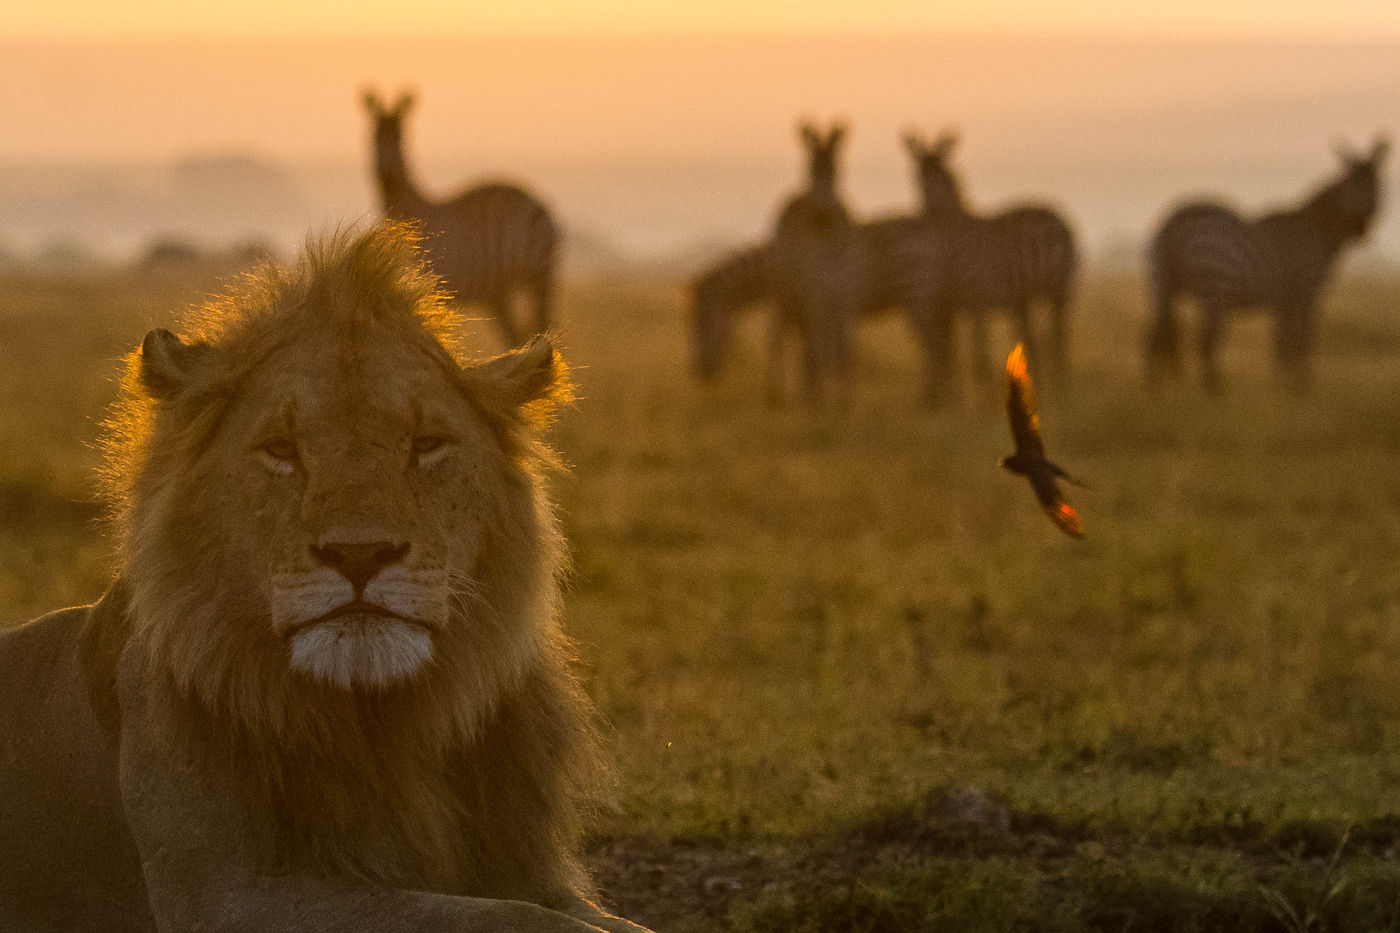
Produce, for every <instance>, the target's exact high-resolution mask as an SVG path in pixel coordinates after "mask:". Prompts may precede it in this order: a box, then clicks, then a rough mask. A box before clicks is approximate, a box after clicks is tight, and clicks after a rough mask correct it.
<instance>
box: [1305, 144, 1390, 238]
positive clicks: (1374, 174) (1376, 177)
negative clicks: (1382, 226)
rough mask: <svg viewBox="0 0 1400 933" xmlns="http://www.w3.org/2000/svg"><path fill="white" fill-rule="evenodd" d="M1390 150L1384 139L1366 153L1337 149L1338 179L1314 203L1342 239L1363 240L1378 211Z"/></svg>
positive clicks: (1341, 147)
mask: <svg viewBox="0 0 1400 933" xmlns="http://www.w3.org/2000/svg"><path fill="white" fill-rule="evenodd" d="M1389 151H1390V141H1389V140H1388V139H1386V138H1385V137H1384V136H1381V137H1377V139H1376V141H1375V143H1374V144H1373V145H1372V146H1371V151H1370V152H1369V153H1367V154H1362V153H1359V152H1355V151H1353V150H1352V149H1351V148H1349V147H1346V146H1339V147H1338V148H1337V156H1338V158H1340V159H1341V161H1342V173H1341V176H1340V177H1338V178H1337V179H1336V180H1335V181H1333V182H1332V183H1331V184H1329V185H1328V186H1327V187H1325V188H1323V189H1322V191H1320V192H1318V194H1317V197H1316V198H1315V199H1314V201H1313V203H1314V204H1315V205H1317V206H1318V208H1319V209H1320V210H1322V211H1323V212H1324V213H1325V214H1326V216H1327V218H1328V220H1329V221H1330V222H1331V223H1332V224H1334V225H1335V226H1336V228H1337V229H1338V231H1339V232H1340V233H1342V234H1343V235H1344V236H1349V237H1362V236H1365V235H1366V232H1367V231H1368V230H1369V229H1370V227H1371V221H1372V220H1374V219H1375V216H1376V212H1377V211H1378V210H1379V209H1380V202H1381V183H1380V169H1381V163H1382V162H1384V161H1385V156H1386V153H1387V152H1389Z"/></svg>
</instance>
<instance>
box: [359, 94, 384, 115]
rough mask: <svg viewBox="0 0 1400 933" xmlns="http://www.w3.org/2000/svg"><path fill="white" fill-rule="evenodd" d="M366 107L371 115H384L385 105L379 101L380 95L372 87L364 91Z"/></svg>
mask: <svg viewBox="0 0 1400 933" xmlns="http://www.w3.org/2000/svg"><path fill="white" fill-rule="evenodd" d="M363 99H364V102H365V109H366V110H368V111H369V115H370V116H372V117H375V118H378V117H382V116H384V105H383V104H381V103H380V102H379V95H378V94H376V93H374V90H373V89H372V88H365V91H364V98H363Z"/></svg>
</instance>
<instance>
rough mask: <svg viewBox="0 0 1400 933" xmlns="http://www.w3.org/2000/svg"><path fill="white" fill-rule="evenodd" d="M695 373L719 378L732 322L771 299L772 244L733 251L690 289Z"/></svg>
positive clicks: (707, 270) (697, 279) (727, 349)
mask: <svg viewBox="0 0 1400 933" xmlns="http://www.w3.org/2000/svg"><path fill="white" fill-rule="evenodd" d="M690 297H691V325H692V333H691V336H692V348H693V351H694V363H695V372H696V374H697V375H699V376H700V378H702V379H713V378H715V377H716V376H718V375H719V371H720V367H721V366H722V365H723V363H724V357H725V356H726V355H727V354H728V353H729V345H730V343H731V342H732V340H733V336H734V320H735V318H736V317H737V316H738V315H739V313H740V312H742V311H743V310H744V309H745V308H747V307H749V306H751V305H755V304H758V303H760V302H765V301H769V300H771V299H772V297H773V245H772V244H771V243H767V242H764V243H758V244H755V245H752V246H747V247H744V248H742V249H737V250H735V251H733V252H731V253H729V254H728V255H726V256H725V257H724V258H722V259H720V260H719V261H718V262H716V263H714V264H713V265H711V266H710V267H709V268H707V269H706V270H705V271H703V272H702V273H700V275H699V276H697V277H696V279H695V281H694V282H692V283H691V286H690Z"/></svg>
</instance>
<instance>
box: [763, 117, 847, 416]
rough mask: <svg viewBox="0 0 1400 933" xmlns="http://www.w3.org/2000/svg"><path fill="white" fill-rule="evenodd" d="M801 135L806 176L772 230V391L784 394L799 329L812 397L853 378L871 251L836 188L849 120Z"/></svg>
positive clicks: (804, 128) (804, 127) (805, 129)
mask: <svg viewBox="0 0 1400 933" xmlns="http://www.w3.org/2000/svg"><path fill="white" fill-rule="evenodd" d="M798 134H799V137H800V138H801V140H802V142H803V145H804V146H805V147H806V150H807V157H808V183H807V188H806V190H804V191H802V192H801V193H799V194H797V195H795V196H793V197H792V198H790V199H789V200H788V201H787V202H786V203H785V204H784V205H783V207H782V209H781V210H780V211H779V214H778V218H777V223H776V224H775V227H774V232H773V236H772V249H773V295H774V303H775V305H776V313H775V314H774V316H773V318H772V322H771V323H772V326H771V329H770V333H769V341H768V346H769V367H768V377H769V378H768V397H769V399H770V401H777V400H778V399H780V398H781V395H782V372H781V370H782V365H781V357H782V353H783V347H784V344H785V342H786V339H787V333H788V332H789V331H791V330H795V331H796V332H797V334H798V337H799V340H800V343H801V347H802V360H803V367H802V368H803V381H804V385H805V389H806V396H807V400H808V401H809V402H815V401H817V400H819V399H820V397H821V395H822V393H823V389H824V385H825V383H827V382H828V381H835V382H836V383H837V384H838V385H839V387H840V388H841V389H842V391H843V393H844V391H846V389H847V388H848V386H849V384H850V376H851V370H852V362H853V356H854V353H853V350H852V346H851V343H852V339H851V323H852V320H853V319H854V317H855V316H856V314H857V312H858V310H859V307H860V304H861V301H862V292H863V290H864V289H865V286H866V283H865V279H866V263H867V256H866V249H865V240H864V238H863V237H862V236H861V234H860V231H859V229H858V227H857V225H856V223H855V221H854V220H853V219H852V218H851V215H850V212H849V211H848V210H847V209H846V205H845V204H844V203H842V201H841V197H840V195H839V194H838V193H837V190H836V154H837V151H838V150H839V149H840V146H841V143H842V141H843V140H844V139H845V136H846V127H845V126H844V125H843V124H841V123H836V124H833V125H832V127H831V128H830V129H829V130H828V131H827V132H825V133H823V132H821V131H820V130H818V129H817V128H816V127H815V126H813V125H812V124H810V123H803V124H801V125H800V126H799V128H798Z"/></svg>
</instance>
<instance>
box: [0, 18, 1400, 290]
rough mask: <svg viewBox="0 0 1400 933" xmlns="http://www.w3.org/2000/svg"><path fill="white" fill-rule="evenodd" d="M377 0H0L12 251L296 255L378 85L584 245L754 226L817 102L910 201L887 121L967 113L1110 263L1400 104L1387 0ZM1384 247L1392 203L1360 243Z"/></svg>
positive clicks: (796, 161) (644, 257)
mask: <svg viewBox="0 0 1400 933" xmlns="http://www.w3.org/2000/svg"><path fill="white" fill-rule="evenodd" d="M390 6H391V5H389V4H371V3H347V4H335V3H328V2H326V3H316V2H305V0H303V2H294V3H285V2H274V0H250V2H244V3H238V4H234V3H216V4H199V5H189V4H183V3H177V2H173V0H171V2H149V3H143V4H140V5H139V8H129V7H114V6H112V5H110V4H103V3H98V2H83V0H62V2H56V3H46V4H32V5H29V6H28V8H26V9H23V10H13V11H8V12H7V13H6V15H5V17H4V19H3V22H0V99H3V100H4V101H6V104H5V106H4V107H3V108H0V255H7V256H10V257H19V258H25V259H28V258H36V257H39V258H42V257H47V258H48V259H50V260H54V259H63V258H65V257H67V258H68V259H70V260H71V259H74V258H79V257H82V256H87V255H91V256H93V257H96V258H101V259H107V260H113V259H118V260H119V259H122V258H126V257H130V256H133V255H135V254H137V253H139V252H140V251H141V250H142V249H144V248H146V246H147V245H148V244H149V243H150V242H151V241H152V240H153V239H156V238H163V237H164V238H168V237H173V238H182V239H188V240H190V241H193V242H195V243H198V244H201V245H203V246H205V247H208V248H228V247H231V246H236V245H238V244H241V243H244V242H246V241H249V240H258V241H266V242H268V243H271V244H275V245H278V246H280V247H282V248H284V249H285V248H287V247H290V246H293V245H295V244H297V243H299V242H300V240H301V238H302V236H303V235H304V233H305V232H306V230H307V229H308V228H309V227H324V226H327V225H330V224H335V223H339V222H343V221H346V220H348V219H352V218H361V217H365V216H367V215H369V214H370V212H371V211H372V210H373V208H374V207H375V206H376V204H375V197H374V194H373V192H372V189H371V185H370V178H369V172H368V166H367V159H368V151H367V150H368V141H367V136H368V127H367V120H366V117H365V114H364V113H363V110H362V108H361V106H360V94H359V92H360V89H361V88H363V87H365V86H374V87H377V88H379V89H380V91H381V93H384V94H394V93H396V92H397V91H398V90H399V89H400V88H405V87H411V88H414V89H416V90H417V92H418V94H419V102H420V106H419V107H418V108H417V110H416V111H415V113H414V115H413V116H412V118H411V120H410V125H409V134H410V135H409V140H408V146H409V158H410V162H411V163H412V164H414V165H415V166H416V167H417V171H418V175H419V178H420V183H421V184H423V185H424V187H425V188H427V189H428V190H429V191H430V192H431V193H433V194H435V195H438V196H442V195H446V194H448V193H451V192H452V191H454V190H456V189H457V188H459V187H461V186H464V185H466V184H467V183H469V182H473V181H476V180H479V179H481V178H483V177H490V176H504V177H509V178H519V179H525V180H528V182H529V183H530V185H531V186H532V188H534V189H535V190H536V191H538V192H540V193H541V194H542V195H544V196H545V197H546V199H547V200H548V201H549V202H550V203H551V204H552V206H553V208H554V210H555V211H556V213H557V214H558V215H559V216H560V217H561V218H562V220H563V222H564V224H565V225H566V227H567V229H568V230H569V231H570V233H571V238H570V248H569V250H568V256H569V259H570V261H571V262H572V263H573V264H574V266H575V267H576V268H577V267H578V266H580V265H590V264H591V265H597V264H599V263H605V264H606V263H621V262H634V261H635V262H646V263H672V262H679V263H681V264H687V263H691V262H693V257H694V256H695V255H696V254H697V253H699V252H712V251H713V250H714V249H715V248H716V247H717V246H719V245H722V244H726V243H730V242H732V241H735V240H741V239H751V238H755V237H757V236H759V235H760V234H761V233H763V232H764V231H766V229H767V227H768V225H769V224H770V223H771V220H772V216H771V215H772V211H773V209H774V205H775V204H776V202H777V199H778V197H779V195H780V193H781V192H783V191H785V190H789V189H791V188H794V187H795V186H796V185H797V184H798V182H799V181H800V179H801V160H800V150H799V148H798V146H797V144H796V141H795V139H794V136H793V126H794V123H795V121H796V119H797V118H798V117H799V116H800V115H804V114H805V115H812V116H814V117H817V118H821V119H826V118H828V117H833V116H842V117H845V118H846V119H848V120H850V121H851V122H852V124H853V129H854V133H853V136H852V140H851V143H850V145H849V148H848V150H847V153H846V166H847V171H846V179H847V181H846V186H845V187H846V192H847V195H848V197H849V199H850V201H851V203H852V205H853V207H854V208H855V209H856V210H858V211H860V212H862V213H865V214H870V213H876V212H880V211H887V210H899V209H903V208H906V207H909V206H911V205H912V204H913V203H914V197H915V193H914V190H913V185H912V179H911V177H910V171H909V167H908V162H907V158H906V157H905V154H904V153H903V151H902V149H901V148H900V147H899V145H898V138H899V135H900V134H901V133H902V132H903V130H904V129H906V128H909V127H918V128H921V129H922V130H924V131H925V132H929V133H932V132H935V131H937V130H939V129H941V128H945V127H955V128H958V129H960V130H961V131H962V138H963V144H962V146H961V148H960V150H959V153H958V163H959V165H960V167H961V168H962V170H963V173H964V178H965V180H966V183H967V186H968V190H969V194H970V196H971V198H972V203H973V204H974V205H975V206H976V207H977V208H979V209H982V210H988V209H991V208H993V207H995V206H996V205H998V204H1003V203H1006V202H1007V201H1009V200H1012V199H1016V198H1020V197H1023V196H1027V195H1031V194H1034V195H1037V196H1039V197H1045V198H1049V199H1051V200H1052V201H1054V202H1055V203H1057V204H1058V205H1059V206H1060V208H1061V209H1062V210H1064V211H1065V212H1067V214H1068V216H1069V217H1070V218H1071V220H1072V222H1073V223H1074V224H1075V226H1076V228H1077V229H1078V231H1079V233H1080V236H1081V238H1082V242H1083V243H1084V244H1085V245H1086V247H1087V252H1088V254H1089V256H1090V257H1104V256H1108V257H1110V258H1114V257H1116V258H1120V259H1121V258H1127V257H1129V256H1134V255H1136V251H1137V247H1136V244H1137V243H1139V242H1140V241H1141V239H1142V237H1143V236H1144V235H1145V233H1146V232H1147V231H1148V230H1150V229H1151V227H1152V225H1153V224H1155V223H1156V222H1157V221H1158V219H1159V218H1160V216H1161V214H1162V212H1163V211H1164V209H1165V206H1166V204H1167V203H1168V202H1169V201H1171V200H1173V199H1175V198H1176V197H1178V196H1180V195H1182V194H1186V193H1209V192H1223V193H1227V194H1229V195H1230V196H1231V197H1233V198H1234V199H1236V200H1237V201H1238V202H1239V203H1240V204H1241V205H1242V206H1245V207H1247V208H1251V209H1257V208H1261V207H1264V206H1267V205H1272V204H1274V203H1277V202H1278V201H1279V200H1280V199H1282V198H1293V197H1295V196H1296V195H1298V194H1300V193H1301V192H1302V190H1303V189H1305V188H1307V187H1309V186H1310V185H1312V184H1313V183H1314V182H1315V181H1316V180H1317V179H1319V178H1320V177H1321V176H1323V175H1325V174H1327V173H1329V172H1331V170H1332V168H1333V166H1334V165H1335V159H1334V158H1333V154H1332V150H1333V148H1334V145H1335V144H1337V143H1340V142H1347V143H1350V144H1351V145H1353V146H1354V147H1362V146H1364V145H1366V144H1368V143H1369V141H1370V140H1371V139H1372V138H1373V136H1374V135H1375V134H1376V133H1377V131H1379V130H1381V129H1385V128H1389V127H1392V126H1393V125H1394V122H1395V117H1396V114H1397V112H1400V107H1397V101H1400V67H1397V64H1396V63H1397V61H1400V10H1397V9H1396V8H1395V6H1394V5H1393V4H1386V3H1381V2H1369V0H1346V2H1340V3H1331V4H1321V3H1316V2H1302V0H1282V2H1278V3H1274V4H1271V5H1270V7H1269V10H1268V12H1267V16H1266V17H1264V16H1261V15H1259V7H1258V4H1255V3H1250V2H1244V0H1233V2H1215V3H1209V2H1202V0H1189V2H1177V3H1163V2H1158V3H1145V4H1117V3H1108V2H1101V0H1069V2H1064V3H1058V4H1055V5H1054V6H1053V9H1051V8H1050V7H1047V6H1046V5H1043V4H1039V3H1033V2H1029V0H999V2H991V3H976V4H973V3H948V4H929V3H923V2H914V0H873V2H860V3H857V2H839V3H835V2H833V3H818V4H811V3H797V2H787V0H783V2H777V0H770V2H750V3H741V2H738V0H723V2H712V3H705V4H649V3H640V2H632V0H591V2H586V3H572V4H546V3H542V2H533V0H532V2H522V3H512V4H500V5H493V4H482V3H470V4H461V3H450V2H445V0H439V2H424V3H417V4H413V5H412V8H411V9H402V8H394V9H392V10H391V9H390ZM1397 252H1400V216H1390V215H1384V216H1383V217H1382V220H1381V223H1380V226H1379V227H1378V229H1377V230H1376V233H1375V237H1374V240H1373V243H1372V245H1371V247H1370V249H1369V251H1368V253H1367V254H1366V255H1367V256H1368V257H1369V258H1372V259H1376V260H1379V259H1382V258H1389V257H1392V256H1394V255H1396V254H1397Z"/></svg>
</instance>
